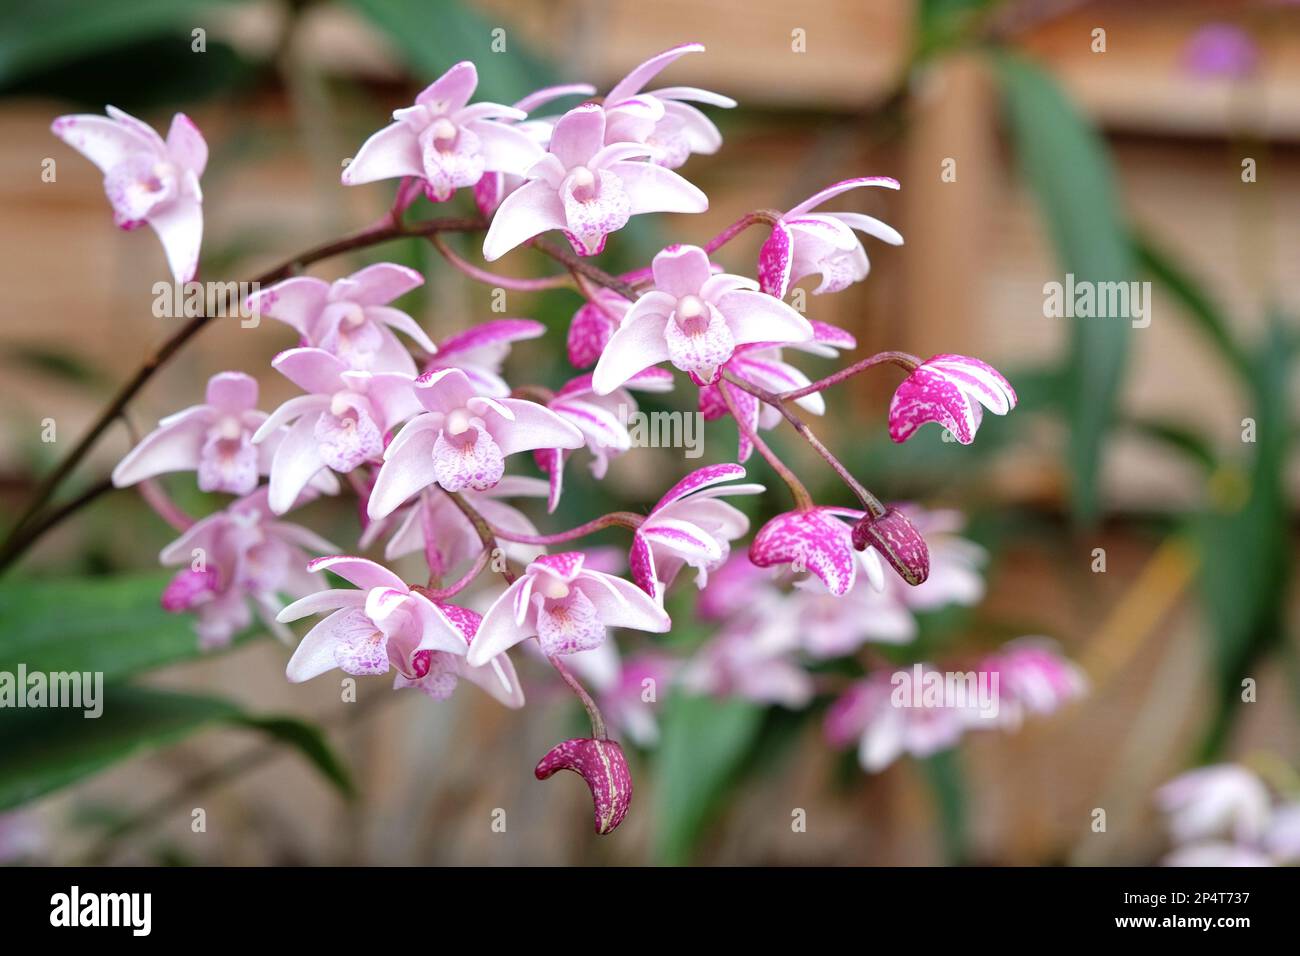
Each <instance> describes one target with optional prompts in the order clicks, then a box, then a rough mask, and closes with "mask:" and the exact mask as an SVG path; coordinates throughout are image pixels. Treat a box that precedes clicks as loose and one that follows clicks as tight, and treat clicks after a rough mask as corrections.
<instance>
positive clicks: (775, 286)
mask: <svg viewBox="0 0 1300 956" xmlns="http://www.w3.org/2000/svg"><path fill="white" fill-rule="evenodd" d="M793 252H794V236H792V235H791V234H790V229H789V227H787V226H786V224H785V223H784V222H781V221H779V220H778V221H777V222H776V224H775V225H773V226H772V234H771V235H770V236H768V237H767V241H766V242H764V243H763V248H761V249H759V250H758V287H759V289H761V290H762V291H763V292H766V293H767V294H768V295H774V296H776V297H777V298H778V299H784V298H785V294H786V292H788V291H789V290H790V264H791V262H793V261H794V260H793Z"/></svg>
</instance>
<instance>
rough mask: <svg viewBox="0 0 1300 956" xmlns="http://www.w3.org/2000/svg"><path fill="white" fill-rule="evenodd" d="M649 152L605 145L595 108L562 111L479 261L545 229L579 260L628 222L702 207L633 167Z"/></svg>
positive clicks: (697, 195)
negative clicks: (556, 232) (558, 234)
mask: <svg viewBox="0 0 1300 956" xmlns="http://www.w3.org/2000/svg"><path fill="white" fill-rule="evenodd" d="M652 152H653V150H652V149H650V148H649V147H646V146H644V145H641V144H638V143H614V144H613V145H610V146H606V145H605V111H604V110H603V109H601V107H599V106H596V105H595V104H588V105H583V106H579V107H577V108H576V109H573V110H570V111H569V112H568V113H565V114H564V116H563V117H561V119H560V121H559V122H558V123H556V124H555V131H554V133H552V135H551V144H550V151H549V152H547V153H546V154H545V155H544V156H543V157H542V158H541V159H539V160H538V161H537V162H536V163H535V164H534V165H533V166H532V168H531V169H529V171H528V174H527V176H528V179H529V182H527V183H525V184H524V185H523V186H520V187H519V188H518V189H516V190H515V191H514V192H513V193H511V194H510V195H509V196H507V197H506V198H505V200H504V201H503V202H502V203H501V206H500V208H498V209H497V211H496V215H494V216H493V217H492V225H491V226H490V227H489V229H488V233H487V236H486V237H485V238H484V240H483V258H484V259H487V260H488V261H489V262H491V261H493V260H494V259H499V258H501V256H503V255H505V254H506V253H507V252H509V251H510V250H511V249H513V248H514V247H515V246H518V245H520V244H522V243H524V242H527V241H528V240H529V239H531V238H533V237H534V236H536V235H539V234H541V233H543V232H547V231H548V230H551V229H560V230H563V232H564V234H565V236H566V237H568V240H569V242H570V244H571V245H572V246H573V248H574V251H575V252H577V253H578V254H579V255H582V256H592V255H596V254H597V253H599V252H600V251H601V250H602V249H603V248H604V247H605V237H606V236H607V235H608V234H609V233H611V232H616V231H617V230H619V229H622V228H623V227H624V226H625V225H627V222H628V219H629V218H631V217H632V216H635V215H639V214H641V213H647V212H704V210H706V209H708V208H709V200H708V197H706V196H705V195H704V193H702V192H700V190H698V189H696V188H695V187H694V186H692V185H691V184H690V183H688V182H687V181H686V180H684V179H682V177H680V176H678V175H677V174H676V173H674V172H672V171H671V170H668V169H665V168H664V167H662V166H656V165H654V164H653V163H647V162H641V161H639V160H643V159H644V158H645V157H646V156H649V155H650V154H651V153H652ZM633 160H638V161H633ZM650 364H653V363H650ZM634 371H640V369H635V370H634Z"/></svg>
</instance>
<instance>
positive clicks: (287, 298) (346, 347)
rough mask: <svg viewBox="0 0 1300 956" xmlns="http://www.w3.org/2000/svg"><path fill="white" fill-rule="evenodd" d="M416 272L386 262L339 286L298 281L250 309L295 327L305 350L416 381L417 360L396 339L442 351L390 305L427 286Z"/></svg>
mask: <svg viewBox="0 0 1300 956" xmlns="http://www.w3.org/2000/svg"><path fill="white" fill-rule="evenodd" d="M423 284H424V277H423V276H421V275H420V273H418V272H416V271H415V270H414V269H408V268H406V267H405V266H399V265H394V264H393V263H391V262H380V263H377V264H376V265H373V266H366V268H364V269H362V270H361V271H359V272H354V273H353V274H352V275H350V276H347V277H345V278H342V279H338V280H336V281H335V282H332V283H330V282H324V281H322V280H321V279H315V278H312V277H311V276H296V277H294V278H292V279H285V280H284V281H283V282H277V283H276V284H275V285H273V286H271V287H269V288H267V289H263V290H261V291H260V292H257V293H254V294H253V295H251V296H249V299H248V302H247V307H248V308H249V309H250V310H253V312H254V314H259V315H265V316H267V317H268V318H272V319H276V320H277V321H279V322H283V323H285V324H286V325H289V326H291V327H292V328H294V329H295V330H296V331H297V332H298V334H299V335H300V336H301V337H302V341H301V343H300V344H301V345H303V346H308V347H311V348H319V349H324V350H325V351H327V352H330V353H332V354H334V355H337V356H338V357H339V358H341V359H342V360H343V361H344V362H345V363H346V364H347V365H348V366H349V367H350V368H355V369H361V370H366V371H375V372H402V373H404V374H406V375H409V376H411V377H412V378H414V377H415V373H416V368H415V361H414V359H412V358H411V354H410V352H408V351H407V350H406V347H405V346H403V345H402V343H401V342H400V341H399V340H398V338H397V336H396V335H394V334H393V333H394V330H396V331H398V332H402V333H404V334H405V335H408V336H410V337H411V338H412V339H413V340H414V341H415V343H416V344H417V345H418V346H420V348H422V349H424V350H425V351H426V352H428V353H429V354H430V355H432V354H433V353H434V352H435V351H437V347H436V346H435V345H434V344H433V342H432V341H431V340H430V339H429V336H428V335H426V334H425V331H424V329H422V328H420V326H419V325H418V324H416V321H415V320H414V319H413V318H411V317H410V316H409V315H407V314H406V313H405V312H402V311H401V310H399V309H394V308H392V307H391V306H390V305H389V304H388V303H390V302H392V301H393V300H394V299H396V298H397V297H399V296H401V295H404V294H406V293H407V292H410V291H411V290H412V289H414V288H416V287H418V286H420V285H423Z"/></svg>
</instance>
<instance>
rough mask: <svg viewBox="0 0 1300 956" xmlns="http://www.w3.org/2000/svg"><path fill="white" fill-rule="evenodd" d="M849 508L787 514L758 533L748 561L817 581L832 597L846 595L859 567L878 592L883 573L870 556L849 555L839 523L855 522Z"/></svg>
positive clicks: (856, 515) (845, 533)
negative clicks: (789, 568)
mask: <svg viewBox="0 0 1300 956" xmlns="http://www.w3.org/2000/svg"><path fill="white" fill-rule="evenodd" d="M863 514H864V512H861V511H855V510H854V509H852V508H832V507H816V508H809V509H806V510H802V511H786V512H784V513H782V514H779V515H777V516H776V517H775V518H773V519H771V520H770V521H768V522H767V524H765V525H763V527H761V528H759V530H758V534H756V535H754V540H753V541H752V542H751V543H750V546H749V560H750V561H752V562H753V563H754V564H755V565H757V566H758V567H760V568H770V567H776V566H778V565H783V564H789V565H792V566H793V567H794V568H795V569H796V571H807V572H809V573H811V574H812V575H814V576H815V577H817V578H818V579H819V580H820V581H821V582H822V584H824V585H825V586H826V590H827V591H829V592H830V593H831V594H834V595H835V596H836V597H839V596H842V595H844V594H847V593H848V592H849V590H850V589H852V587H853V584H854V582H855V581H856V580H857V575H858V568H859V566H861V567H862V568H863V569H864V570H865V571H866V572H867V574H868V575H869V576H870V579H871V581H872V583H873V586H874V587H876V588H877V589H879V588H880V587H881V586H883V585H882V583H881V582H883V580H884V569H883V568H882V566H881V564H880V557H879V556H878V555H877V554H876V552H875V550H874V549H872V548H868V549H867V550H865V551H854V549H853V541H852V537H851V532H850V529H849V526H848V525H847V524H845V523H844V521H842V520H840V519H841V518H848V519H850V520H854V521H857V520H860V519H861V518H862V517H863Z"/></svg>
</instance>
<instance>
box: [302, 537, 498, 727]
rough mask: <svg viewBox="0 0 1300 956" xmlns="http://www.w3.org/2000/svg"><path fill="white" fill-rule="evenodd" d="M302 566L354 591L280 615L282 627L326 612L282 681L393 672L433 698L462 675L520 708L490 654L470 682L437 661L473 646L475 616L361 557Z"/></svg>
mask: <svg viewBox="0 0 1300 956" xmlns="http://www.w3.org/2000/svg"><path fill="white" fill-rule="evenodd" d="M308 567H309V569H310V570H312V571H331V572H333V573H334V574H337V575H339V577H341V578H343V579H344V580H346V581H348V582H349V583H350V584H353V585H355V586H356V588H357V589H358V590H353V589H349V588H342V589H331V590H324V591H318V592H317V593H315V594H311V595H309V596H307V597H304V598H302V599H301V600H298V601H295V602H294V603H293V604H290V605H289V606H288V607H286V608H285V609H284V610H283V611H281V612H280V614H279V618H278V619H279V620H280V621H281V622H287V621H296V620H298V619H299V618H303V617H308V616H309V615H312V614H321V613H324V612H326V611H328V612H330V613H329V614H328V615H327V616H326V617H325V618H324V619H323V620H322V621H320V622H319V623H317V624H316V626H315V627H313V628H312V629H311V630H310V631H308V632H307V635H306V637H304V638H303V639H302V642H301V643H299V645H298V648H297V650H295V651H294V652H293V656H292V657H291V658H290V659H289V665H288V667H287V668H286V674H287V676H288V678H289V680H291V681H292V682H293V683H295V684H298V683H302V682H303V681H306V680H311V679H312V678H313V677H317V676H319V675H321V674H324V673H325V672H326V671H331V670H334V669H335V668H338V669H340V670H342V671H343V672H344V673H346V674H352V675H353V676H356V677H362V676H369V675H373V674H387V673H388V671H389V670H390V669H392V670H396V671H397V672H398V675H399V678H402V677H404V678H406V682H405V683H403V682H401V681H400V680H399V682H398V684H397V685H396V686H398V687H409V686H419V687H420V689H421V690H423V691H425V692H426V693H428V694H429V695H430V696H432V697H436V698H438V699H441V698H442V697H445V696H447V695H448V694H450V692H451V690H452V687H453V686H454V680H455V678H457V677H462V676H464V677H470V679H471V680H473V681H474V683H477V684H479V685H480V686H485V687H489V689H491V691H492V693H493V696H495V697H497V698H498V699H499V700H501V701H502V702H503V703H506V704H507V705H508V706H511V707H519V706H522V705H523V691H522V690H520V688H519V681H518V679H517V678H516V677H515V672H514V667H513V665H511V664H510V661H509V659H508V658H501V659H494V658H495V655H492V656H491V657H489V658H487V659H485V660H483V662H482V665H481V666H482V668H483V669H482V671H481V672H479V673H475V674H473V675H472V676H471V674H470V670H469V669H468V668H467V665H463V664H460V663H457V662H449V661H448V660H447V658H446V657H444V656H442V655H449V656H452V657H458V658H464V657H465V655H466V653H467V649H468V648H470V647H471V646H473V641H474V637H475V634H474V630H475V625H476V624H477V617H478V615H476V614H474V613H473V612H472V611H467V610H465V609H464V608H459V607H453V606H445V605H438V604H435V603H434V602H433V601H431V600H429V599H428V598H427V597H425V596H424V595H422V594H420V593H419V592H418V591H412V590H411V589H410V588H408V587H407V586H406V584H405V583H404V582H403V581H402V579H401V578H399V577H398V576H397V575H396V574H394V573H393V572H392V571H389V570H388V569H387V568H385V567H383V566H382V565H379V564H375V562H373V561H367V560H366V559H365V558H355V557H350V556H348V555H334V556H332V557H327V558H319V559H317V560H316V561H313V562H312V563H311V564H310V565H309V566H308ZM475 669H476V670H477V668H475ZM493 683H495V685H496V686H495V687H493V686H491V685H492V684H493ZM449 685H450V686H449Z"/></svg>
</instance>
